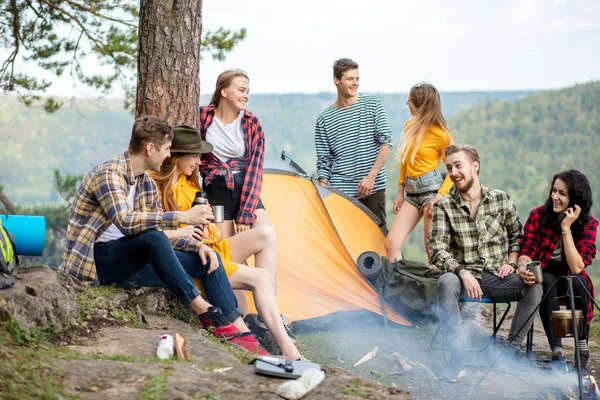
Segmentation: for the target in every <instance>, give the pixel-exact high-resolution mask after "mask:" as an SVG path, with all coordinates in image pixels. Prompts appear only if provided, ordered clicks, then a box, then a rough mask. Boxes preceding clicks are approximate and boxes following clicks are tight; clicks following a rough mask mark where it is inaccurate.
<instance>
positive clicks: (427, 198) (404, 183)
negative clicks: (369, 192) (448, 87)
mask: <svg viewBox="0 0 600 400" xmlns="http://www.w3.org/2000/svg"><path fill="white" fill-rule="evenodd" d="M406 104H407V105H408V108H409V109H410V114H411V115H412V117H411V118H410V119H409V120H408V121H407V122H406V124H405V125H404V138H403V140H402V145H401V146H400V147H399V148H398V153H397V159H398V161H399V162H400V179H399V180H398V194H397V195H396V199H395V200H394V205H393V207H394V213H395V214H396V216H395V217H394V221H393V222H392V226H391V227H390V230H389V233H388V235H387V238H386V241H385V249H386V253H387V256H388V258H389V259H390V260H393V259H394V258H397V259H402V245H403V244H404V241H405V240H406V238H407V237H408V235H409V234H410V232H412V230H413V229H414V228H415V226H416V225H417V223H418V222H419V220H420V219H421V216H423V217H424V225H425V226H424V236H425V237H424V239H425V250H426V252H427V256H428V257H429V248H428V246H427V236H428V234H429V230H430V228H431V222H432V216H433V205H434V204H435V203H436V202H437V201H438V200H439V199H441V198H442V197H443V196H445V195H447V194H448V192H449V191H450V188H451V187H452V181H451V180H450V177H449V176H446V178H445V179H442V176H441V175H440V173H439V172H438V171H437V168H438V167H439V165H440V161H444V162H445V160H444V149H445V148H446V146H448V145H450V144H452V135H451V133H450V130H449V129H448V126H447V125H446V120H445V119H444V116H443V115H442V102H441V100H440V94H439V92H438V91H437V89H436V88H435V87H434V86H433V85H430V84H428V83H419V84H417V85H415V86H413V87H412V88H411V89H410V93H409V95H408V101H407V102H406Z"/></svg>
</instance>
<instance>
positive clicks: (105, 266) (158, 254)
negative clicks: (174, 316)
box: [94, 230, 242, 322]
mask: <svg viewBox="0 0 600 400" xmlns="http://www.w3.org/2000/svg"><path fill="white" fill-rule="evenodd" d="M217 256H218V254H217ZM94 260H95V261H96V272H97V273H98V280H99V281H100V284H102V285H106V284H110V283H113V282H116V283H117V286H119V287H121V288H125V289H127V288H131V287H141V286H164V285H166V286H167V287H168V288H169V289H170V290H171V291H172V292H173V293H174V294H175V295H176V296H177V298H178V299H179V300H180V301H181V302H182V303H184V304H185V305H187V306H189V304H190V303H191V302H192V300H194V299H195V298H196V297H198V296H200V291H199V290H198V288H196V286H195V285H194V281H193V280H192V278H199V279H200V281H201V282H202V285H203V286H204V290H205V292H206V297H207V298H208V301H209V303H211V304H212V305H213V306H216V307H218V308H220V309H221V311H222V312H223V314H224V315H225V317H226V318H227V319H228V320H229V321H231V322H233V321H235V320H236V319H237V318H239V317H240V316H241V315H242V313H241V312H240V310H239V309H238V303H237V300H236V298H235V296H234V295H233V290H232V289H231V284H230V283H229V280H228V279H227V275H226V274H225V268H223V263H222V262H221V258H220V257H219V268H217V269H216V270H214V271H213V272H212V273H210V274H208V273H207V271H208V266H207V265H204V264H203V263H202V260H201V259H200V256H199V255H198V254H190V253H185V252H182V251H177V250H173V248H172V247H171V242H170V241H169V239H168V238H167V236H166V235H165V234H164V233H163V232H160V231H157V230H150V231H146V232H143V233H140V234H138V235H133V236H125V237H123V238H121V239H117V240H115V241H112V242H108V243H96V244H95V245H94Z"/></svg>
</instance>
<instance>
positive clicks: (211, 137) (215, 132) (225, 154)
mask: <svg viewBox="0 0 600 400" xmlns="http://www.w3.org/2000/svg"><path fill="white" fill-rule="evenodd" d="M243 116H244V110H242V111H240V115H238V117H237V118H236V119H235V121H233V122H232V123H230V124H227V125H225V124H224V123H223V122H221V120H220V119H219V118H217V116H216V115H215V117H214V119H213V123H212V124H210V126H209V127H208V130H207V131H206V141H207V142H208V143H210V144H212V145H213V148H214V149H213V153H214V154H215V155H216V156H217V157H218V158H219V160H221V161H223V162H227V160H229V159H230V158H237V157H243V156H244V154H245V153H246V144H245V143H244V131H243V130H242V117H243Z"/></svg>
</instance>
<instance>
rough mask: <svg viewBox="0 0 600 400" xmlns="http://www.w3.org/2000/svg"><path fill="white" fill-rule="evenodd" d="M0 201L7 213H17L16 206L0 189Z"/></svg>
mask: <svg viewBox="0 0 600 400" xmlns="http://www.w3.org/2000/svg"><path fill="white" fill-rule="evenodd" d="M0 202H2V204H4V208H6V211H8V213H9V214H18V213H19V212H18V211H17V208H16V207H15V205H14V204H13V203H12V201H10V199H9V198H8V196H7V195H6V194H4V193H3V192H1V191H0Z"/></svg>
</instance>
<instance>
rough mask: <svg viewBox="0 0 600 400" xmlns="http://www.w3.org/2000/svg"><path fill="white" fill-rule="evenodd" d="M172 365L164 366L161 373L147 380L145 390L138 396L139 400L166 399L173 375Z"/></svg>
mask: <svg viewBox="0 0 600 400" xmlns="http://www.w3.org/2000/svg"><path fill="white" fill-rule="evenodd" d="M172 368H173V365H172V364H167V365H165V366H163V370H162V372H161V373H159V374H156V375H152V376H151V377H150V378H148V379H147V380H146V384H145V385H144V390H142V391H141V392H140V394H139V395H138V400H162V399H166V397H165V396H164V392H165V391H166V390H167V388H168V387H169V376H170V375H171V370H172Z"/></svg>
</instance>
